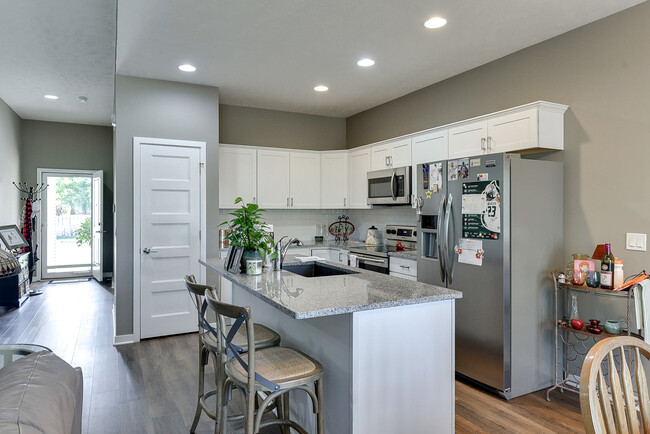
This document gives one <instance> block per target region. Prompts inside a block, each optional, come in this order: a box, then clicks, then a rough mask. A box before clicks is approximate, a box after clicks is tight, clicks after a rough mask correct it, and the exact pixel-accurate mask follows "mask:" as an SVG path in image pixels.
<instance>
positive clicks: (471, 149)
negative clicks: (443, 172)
mask: <svg viewBox="0 0 650 434" xmlns="http://www.w3.org/2000/svg"><path fill="white" fill-rule="evenodd" d="M486 137H487V121H479V122H472V123H470V124H465V125H461V126H458V127H455V128H450V129H449V159H450V160H451V159H453V158H462V157H467V156H469V155H477V154H481V153H483V151H484V149H482V147H481V146H482V144H483V145H485V142H481V140H482V139H485V138H486Z"/></svg>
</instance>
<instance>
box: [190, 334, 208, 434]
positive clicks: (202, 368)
mask: <svg viewBox="0 0 650 434" xmlns="http://www.w3.org/2000/svg"><path fill="white" fill-rule="evenodd" d="M206 351H207V350H206V349H205V348H203V344H202V343H201V338H199V353H200V355H201V356H200V357H199V395H198V398H197V399H196V412H195V413H194V421H193V422H192V427H191V428H190V432H191V433H193V432H195V431H196V427H197V425H198V424H199V419H200V418H201V411H202V410H203V409H202V408H201V402H200V401H201V397H203V393H204V392H205V381H204V378H205V377H204V376H205V352H206Z"/></svg>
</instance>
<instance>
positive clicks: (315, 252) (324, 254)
mask: <svg viewBox="0 0 650 434" xmlns="http://www.w3.org/2000/svg"><path fill="white" fill-rule="evenodd" d="M311 255H312V256H318V257H321V258H323V259H325V260H327V261H333V262H336V261H335V260H334V259H332V256H333V255H332V250H331V249H330V248H329V247H328V248H320V249H311Z"/></svg>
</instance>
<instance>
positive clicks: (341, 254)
mask: <svg viewBox="0 0 650 434" xmlns="http://www.w3.org/2000/svg"><path fill="white" fill-rule="evenodd" d="M349 256H350V252H348V251H347V250H343V249H340V250H339V251H338V252H337V253H336V257H335V259H336V260H337V261H335V262H338V263H339V264H344V265H349V263H350V262H349Z"/></svg>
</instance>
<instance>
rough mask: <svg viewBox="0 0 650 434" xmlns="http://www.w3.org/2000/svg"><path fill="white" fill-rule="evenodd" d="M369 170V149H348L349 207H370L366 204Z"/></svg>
mask: <svg viewBox="0 0 650 434" xmlns="http://www.w3.org/2000/svg"><path fill="white" fill-rule="evenodd" d="M369 170H370V149H369V148H365V149H361V150H359V151H350V167H349V177H348V179H349V187H350V189H349V192H350V202H349V204H348V205H349V208H370V205H368V171H369Z"/></svg>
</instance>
